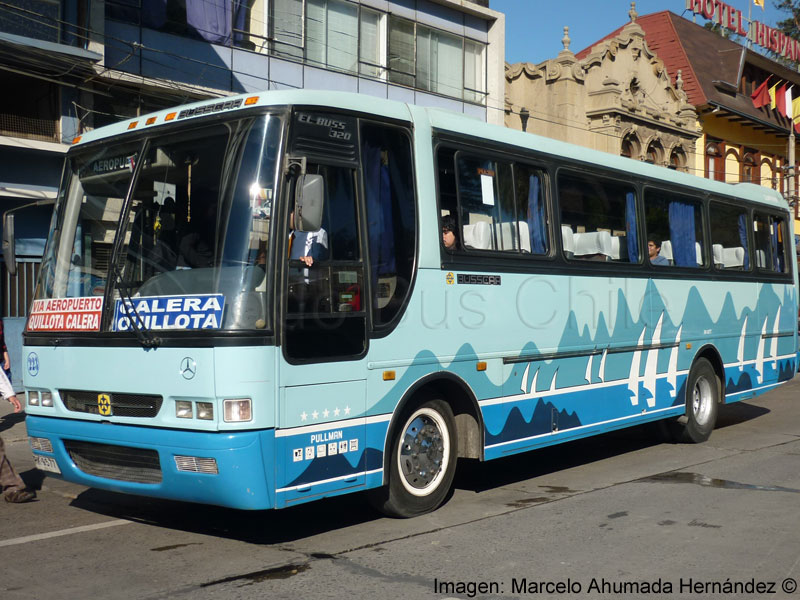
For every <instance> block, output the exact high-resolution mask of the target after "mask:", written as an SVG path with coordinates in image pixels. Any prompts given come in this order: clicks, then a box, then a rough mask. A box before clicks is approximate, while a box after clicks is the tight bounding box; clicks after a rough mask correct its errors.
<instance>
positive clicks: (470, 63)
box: [464, 40, 486, 102]
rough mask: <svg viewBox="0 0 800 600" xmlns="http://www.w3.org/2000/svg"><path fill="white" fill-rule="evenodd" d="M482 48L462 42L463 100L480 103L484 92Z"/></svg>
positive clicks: (472, 43) (479, 45) (474, 43)
mask: <svg viewBox="0 0 800 600" xmlns="http://www.w3.org/2000/svg"><path fill="white" fill-rule="evenodd" d="M483 67H484V58H483V46H482V45H481V44H478V43H476V42H470V41H468V40H465V41H464V99H465V100H471V101H473V102H482V101H483V97H484V92H485V91H486V77H485V75H484V68H483Z"/></svg>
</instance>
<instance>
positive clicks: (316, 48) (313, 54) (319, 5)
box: [306, 0, 328, 65]
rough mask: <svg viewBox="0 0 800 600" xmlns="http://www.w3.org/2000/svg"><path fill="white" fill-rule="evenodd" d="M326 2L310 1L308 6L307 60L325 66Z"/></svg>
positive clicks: (321, 0) (322, 0) (323, 0)
mask: <svg viewBox="0 0 800 600" xmlns="http://www.w3.org/2000/svg"><path fill="white" fill-rule="evenodd" d="M326 31H327V27H326V19H325V0H308V3H307V4H306V60H308V61H309V62H314V63H318V64H320V65H324V64H325V48H326V44H327V41H328V40H327V36H326Z"/></svg>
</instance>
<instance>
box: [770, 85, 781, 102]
mask: <svg viewBox="0 0 800 600" xmlns="http://www.w3.org/2000/svg"><path fill="white" fill-rule="evenodd" d="M780 84H781V82H780V81H779V82H778V83H776V84H775V85H773V86H772V87H771V88H769V107H770V108H775V99H776V96H777V89H778V86H779V85H780Z"/></svg>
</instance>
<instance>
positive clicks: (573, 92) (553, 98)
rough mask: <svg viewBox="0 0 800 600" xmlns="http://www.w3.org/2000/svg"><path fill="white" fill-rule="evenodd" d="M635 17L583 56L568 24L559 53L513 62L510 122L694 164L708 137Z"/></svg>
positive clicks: (678, 164) (682, 166) (656, 160)
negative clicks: (544, 58)
mask: <svg viewBox="0 0 800 600" xmlns="http://www.w3.org/2000/svg"><path fill="white" fill-rule="evenodd" d="M637 16H638V15H637V14H636V12H635V10H633V9H632V10H631V12H630V22H629V23H628V24H627V25H626V26H624V27H623V28H622V29H621V30H620V31H618V32H616V34H615V35H613V36H610V37H608V38H606V39H604V40H602V41H601V42H600V43H598V44H596V45H595V46H593V47H592V48H591V49H589V50H588V51H584V52H581V53H579V54H578V55H576V54H574V53H573V52H572V51H570V49H569V46H570V39H569V30H568V28H567V27H565V28H564V37H563V39H562V43H563V46H564V47H563V49H562V50H561V52H560V53H559V54H558V56H557V57H556V58H554V59H552V60H547V61H544V62H542V63H539V64H537V65H533V64H531V63H516V64H513V65H506V126H508V127H513V128H515V129H522V130H524V131H529V132H531V133H536V134H539V135H544V136H547V137H552V138H557V139H561V140H564V141H568V142H573V143H576V144H581V145H583V146H588V147H591V148H594V149H597V150H603V151H606V152H611V153H614V154H621V155H624V156H629V157H630V158H634V159H638V160H643V161H647V162H651V163H653V164H656V165H662V166H665V167H669V168H674V169H679V170H682V171H690V170H691V169H692V166H693V165H694V163H695V162H696V160H695V152H696V145H697V144H696V142H697V139H698V138H699V137H700V135H701V134H700V132H699V131H698V128H697V113H696V111H695V109H694V107H693V106H692V105H691V104H690V103H689V99H688V95H687V93H686V92H685V91H684V89H683V86H684V84H683V78H682V73H681V72H680V71H678V72H677V73H676V74H675V77H674V78H671V76H670V75H671V74H670V73H669V72H668V70H667V68H666V66H665V64H664V62H663V61H662V60H661V59H660V58H659V57H658V56H657V55H656V54H655V53H654V52H653V51H652V50H651V49H650V48H649V47H648V44H647V41H646V39H645V31H644V29H642V27H641V26H640V25H639V24H638V23H637V22H636V19H637Z"/></svg>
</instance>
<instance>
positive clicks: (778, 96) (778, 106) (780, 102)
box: [775, 83, 786, 115]
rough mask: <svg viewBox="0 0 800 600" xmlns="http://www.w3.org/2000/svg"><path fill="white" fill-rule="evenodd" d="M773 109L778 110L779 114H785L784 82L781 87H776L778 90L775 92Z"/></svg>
mask: <svg viewBox="0 0 800 600" xmlns="http://www.w3.org/2000/svg"><path fill="white" fill-rule="evenodd" d="M775 110H777V111H778V114H779V115H785V114H786V84H785V83H784V84H783V85H782V86H781V87H779V88H778V91H777V92H775Z"/></svg>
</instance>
